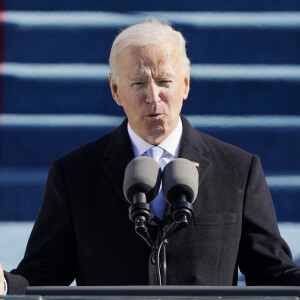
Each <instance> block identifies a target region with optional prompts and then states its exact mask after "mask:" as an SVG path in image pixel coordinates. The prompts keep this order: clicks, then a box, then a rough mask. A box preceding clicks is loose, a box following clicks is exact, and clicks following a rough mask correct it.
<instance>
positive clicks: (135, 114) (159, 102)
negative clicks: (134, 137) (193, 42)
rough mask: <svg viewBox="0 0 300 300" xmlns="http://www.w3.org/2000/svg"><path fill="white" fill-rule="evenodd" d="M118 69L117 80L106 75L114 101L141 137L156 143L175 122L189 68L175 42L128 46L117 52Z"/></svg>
mask: <svg viewBox="0 0 300 300" xmlns="http://www.w3.org/2000/svg"><path fill="white" fill-rule="evenodd" d="M118 70H119V74H118V75H119V80H118V82H117V81H115V80H114V79H113V78H112V76H110V78H109V79H110V87H111V91H112V95H113V97H114V99H115V101H116V102H117V104H118V105H121V106H123V108H124V111H125V113H126V115H127V117H128V121H129V124H130V126H131V127H132V129H133V130H134V131H135V132H136V133H137V134H138V135H139V136H140V137H141V138H143V139H144V140H146V141H148V142H149V143H151V144H154V145H157V144H159V143H160V142H161V141H163V140H164V139H165V138H166V137H167V136H168V135H169V134H170V133H171V132H172V131H173V130H174V129H175V127H176V125H177V124H178V120H179V114H180V111H181V108H182V102H183V100H185V99H186V98H187V96H188V92H189V81H190V78H189V72H188V74H187V72H185V70H184V69H183V66H182V62H181V60H180V56H179V53H178V51H177V48H176V46H175V43H172V42H168V41H165V42H162V43H158V44H153V45H147V46H132V47H128V48H126V49H125V50H124V51H123V52H122V53H121V54H120V56H119V59H118Z"/></svg>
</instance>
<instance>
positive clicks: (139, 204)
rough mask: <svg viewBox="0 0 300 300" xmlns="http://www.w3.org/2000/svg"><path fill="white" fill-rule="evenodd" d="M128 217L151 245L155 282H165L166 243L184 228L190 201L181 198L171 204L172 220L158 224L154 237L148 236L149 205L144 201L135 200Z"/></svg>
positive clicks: (188, 215)
mask: <svg viewBox="0 0 300 300" xmlns="http://www.w3.org/2000/svg"><path fill="white" fill-rule="evenodd" d="M129 212H130V214H129V215H130V219H131V220H132V221H133V222H134V223H135V231H136V233H137V234H138V235H139V236H141V237H142V238H143V239H144V241H145V242H146V243H147V245H148V246H150V247H151V249H152V253H151V256H150V257H151V258H152V259H154V260H155V267H156V277H157V284H158V285H160V286H162V285H166V284H167V245H168V240H167V239H168V238H169V237H170V236H172V235H174V234H175V233H176V232H178V231H180V230H182V229H183V228H186V227H187V225H188V222H189V220H190V219H191V218H192V216H193V208H192V205H191V203H189V202H187V201H185V199H183V198H181V199H179V200H178V201H176V202H175V203H173V205H172V213H171V217H172V219H173V222H172V223H171V225H170V226H168V227H167V228H166V227H165V226H164V225H162V226H159V234H158V235H157V237H156V240H155V243H154V242H153V241H154V239H153V238H152V237H151V236H150V232H149V231H148V226H147V223H148V222H149V221H150V219H149V218H151V217H150V205H149V204H148V203H145V202H144V201H135V203H134V204H132V205H131V207H130V208H129Z"/></svg>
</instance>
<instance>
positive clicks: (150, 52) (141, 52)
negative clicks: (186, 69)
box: [118, 42, 181, 70]
mask: <svg viewBox="0 0 300 300" xmlns="http://www.w3.org/2000/svg"><path fill="white" fill-rule="evenodd" d="M118 63H119V67H121V68H127V69H128V68H129V69H132V70H133V69H135V70H139V69H142V68H147V67H149V68H154V67H155V68H159V67H166V66H172V67H179V66H181V61H180V55H179V51H178V49H177V47H176V45H175V44H174V43H172V42H161V43H155V44H149V45H132V46H128V47H127V48H126V49H124V51H122V53H121V54H120V57H119V60H118ZM177 65H178V66H177Z"/></svg>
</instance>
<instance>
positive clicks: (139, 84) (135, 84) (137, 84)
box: [132, 81, 145, 88]
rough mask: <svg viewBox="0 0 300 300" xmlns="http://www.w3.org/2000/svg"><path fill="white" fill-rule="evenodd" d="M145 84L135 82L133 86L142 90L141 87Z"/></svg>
mask: <svg viewBox="0 0 300 300" xmlns="http://www.w3.org/2000/svg"><path fill="white" fill-rule="evenodd" d="M144 84H145V82H143V81H137V82H134V83H133V84H132V86H133V87H135V88H140V87H142V86H143V85H144Z"/></svg>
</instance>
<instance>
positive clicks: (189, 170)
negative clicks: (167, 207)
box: [162, 158, 199, 204]
mask: <svg viewBox="0 0 300 300" xmlns="http://www.w3.org/2000/svg"><path fill="white" fill-rule="evenodd" d="M198 180H199V173H198V170H197V168H196V166H195V165H194V163H193V162H191V161H189V160H188V159H185V158H177V159H174V160H172V161H171V162H169V163H168V164H167V165H166V166H165V168H164V172H163V177H162V190H163V194H164V197H165V199H167V201H168V202H169V203H170V204H172V203H174V202H175V201H176V200H177V197H178V195H182V194H184V195H185V196H186V198H187V201H188V202H190V203H193V202H194V201H195V199H196V196H197V194H198Z"/></svg>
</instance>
